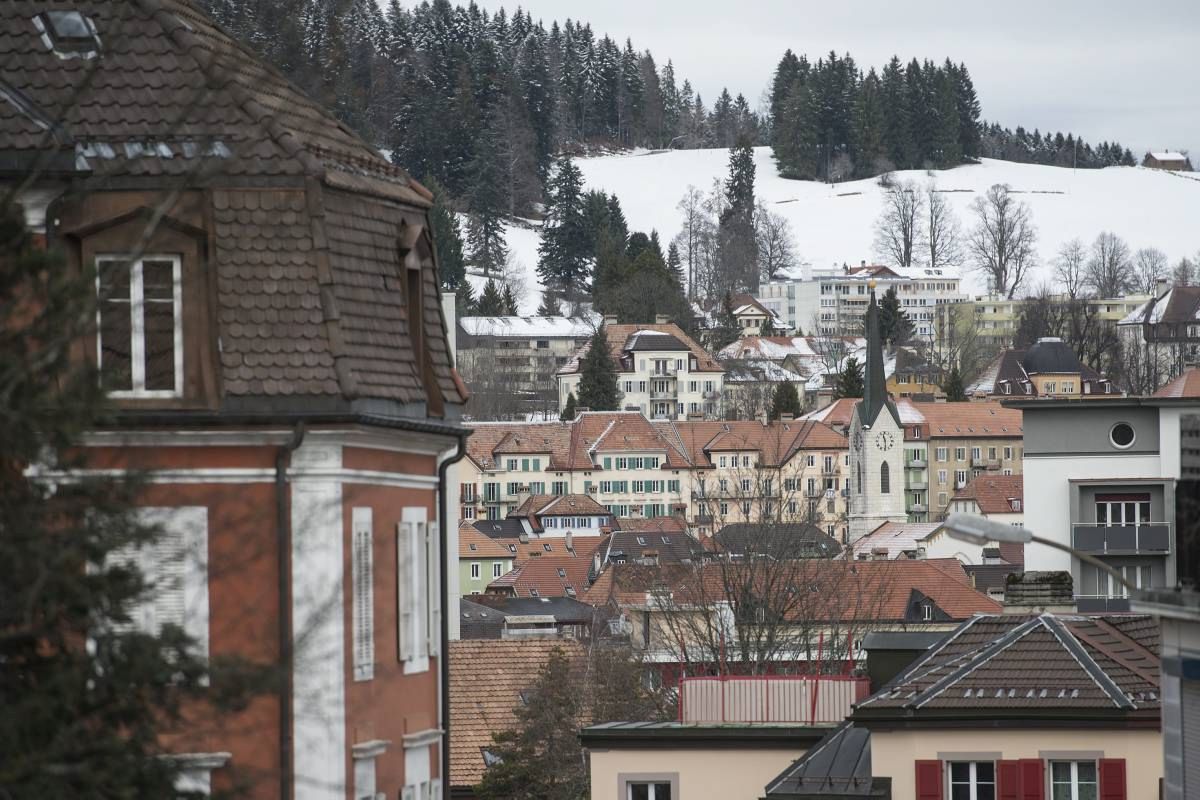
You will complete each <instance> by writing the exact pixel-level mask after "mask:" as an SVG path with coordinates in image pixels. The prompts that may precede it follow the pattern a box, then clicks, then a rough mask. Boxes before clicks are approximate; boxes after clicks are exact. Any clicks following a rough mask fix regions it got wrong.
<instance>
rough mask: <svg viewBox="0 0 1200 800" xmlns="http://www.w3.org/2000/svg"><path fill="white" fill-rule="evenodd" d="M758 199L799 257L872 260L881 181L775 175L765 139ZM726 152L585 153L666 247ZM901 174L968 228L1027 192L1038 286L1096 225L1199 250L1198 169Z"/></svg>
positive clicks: (992, 164)
mask: <svg viewBox="0 0 1200 800" xmlns="http://www.w3.org/2000/svg"><path fill="white" fill-rule="evenodd" d="M754 158H755V164H756V165H757V170H758V174H757V178H756V181H755V187H754V188H755V194H756V196H757V197H758V198H759V199H761V200H764V201H765V202H767V203H768V204H769V205H770V206H771V207H772V208H773V209H774V210H775V211H776V212H778V213H780V214H782V215H784V216H785V217H786V218H787V219H788V221H789V222H791V225H792V233H793V235H794V237H795V239H796V246H797V252H798V253H799V255H800V257H801V259H802V260H804V261H807V262H809V263H811V264H813V265H817V266H822V265H829V264H834V263H836V264H841V263H843V262H845V263H850V264H857V263H858V262H859V261H861V260H863V259H866V260H868V261H870V260H872V259H873V253H872V241H873V239H874V230H873V229H874V224H875V220H876V219H877V218H878V216H879V213H880V210H881V208H882V202H883V201H882V195H883V191H884V190H883V189H881V188H880V187H879V186H878V184H877V183H876V180H875V179H871V180H863V181H853V182H849V183H841V184H837V185H835V186H831V185H828V184H823V183H814V182H809V181H792V180H784V179H782V178H780V177H779V175H778V173H777V171H776V169H775V162H774V161H773V159H772V158H771V150H770V148H768V147H759V148H756V149H755V151H754ZM728 160H729V154H728V151H726V150H672V151H667V152H646V151H640V152H633V153H627V154H621V155H606V156H599V157H596V158H586V159H580V160H579V161H577V162H576V163H577V164H578V166H579V168H580V170H582V172H583V177H584V181H585V183H586V185H587V188H589V189H602V190H604V191H606V192H610V193H615V194H616V195H617V196H618V197H619V198H620V200H621V206H622V208H623V209H624V210H625V216H626V218H627V219H628V221H629V228H630V230H641V231H649V230H650V229H652V228H653V229H657V230H658V233H659V236H660V237H661V239H662V241H663V243H664V245H665V244H666V242H669V241H670V240H671V238H672V237H673V236H674V235H675V234H676V233H677V232H678V230H679V227H680V219H681V217H680V213H679V210H678V209H677V208H676V204H677V203H678V202H679V199H680V198H681V197H682V196H683V193H684V192H685V191H686V190H687V187H688V186H689V185H692V186H695V187H697V188H698V189H700V190H701V191H703V192H708V191H709V189H710V188H711V186H712V183H713V180H714V179H723V178H724V177H725V175H726V172H727V169H728ZM895 175H896V179H897V180H899V181H905V180H913V181H916V182H918V183H919V184H924V183H925V182H927V181H929V180H931V179H933V180H936V181H937V184H938V188H939V189H942V190H953V192H952V193H951V194H949V195H948V197H949V198H950V200H951V203H952V204H953V206H954V209H955V211H956V213H957V214H958V217H959V221H960V223H961V224H962V226H963V228H964V230H965V229H967V228H969V227H970V226H971V224H972V221H973V217H972V216H971V212H970V204H971V202H972V201H973V200H974V199H975V198H976V197H979V196H980V195H982V194H983V193H984V192H986V191H987V189H988V187H989V186H991V185H992V184H995V183H1007V184H1009V185H1010V186H1011V187H1012V188H1013V190H1015V191H1018V192H1021V193H1022V194H1020V195H1019V197H1020V199H1021V200H1022V201H1024V202H1026V203H1028V204H1029V207H1030V209H1031V210H1032V213H1033V221H1034V223H1035V224H1036V225H1037V229H1038V243H1037V247H1038V252H1039V254H1040V257H1041V262H1042V263H1041V266H1040V268H1039V270H1038V271H1037V273H1036V274H1035V275H1034V276H1033V280H1032V281H1031V284H1039V283H1041V282H1042V280H1047V279H1049V277H1050V275H1051V268H1050V266H1049V264H1050V262H1051V260H1052V259H1053V258H1054V255H1055V253H1056V252H1057V250H1058V248H1059V246H1060V245H1061V244H1062V243H1063V242H1065V241H1067V240H1069V239H1072V238H1074V237H1079V238H1080V239H1082V240H1083V241H1084V242H1085V243H1090V242H1091V240H1092V239H1094V238H1095V236H1096V234H1098V233H1100V232H1101V231H1112V232H1113V233H1116V234H1117V235H1119V236H1121V237H1122V238H1124V239H1125V240H1126V241H1127V242H1128V243H1129V245H1130V247H1132V248H1133V249H1135V250H1136V249H1137V248H1139V247H1157V248H1159V249H1160V250H1162V251H1164V252H1165V253H1166V254H1167V256H1168V257H1169V258H1170V259H1171V262H1172V264H1173V263H1174V262H1176V261H1177V260H1178V259H1179V258H1181V257H1183V256H1185V255H1191V254H1194V253H1195V252H1196V251H1197V250H1198V249H1200V231H1197V230H1196V228H1195V224H1196V220H1197V219H1198V218H1200V175H1188V174H1176V173H1166V172H1160V171H1156V170H1149V169H1143V168H1141V167H1110V168H1108V169H1102V170H1082V169H1081V170H1079V171H1077V172H1072V170H1069V169H1061V168H1058V167H1045V166H1038V165H1033V164H1014V163H1011V162H1007V161H992V160H987V159H985V160H984V161H983V163H982V164H978V165H971V166H965V167H959V168H957V169H953V170H943V171H934V172H933V176H932V178H931V177H930V176H929V175H928V174H927V173H925V172H923V171H910V172H897V173H895ZM537 240H538V236H537V233H536V232H535V231H533V230H529V229H527V228H517V227H512V228H510V230H509V237H508V243H509V247H510V249H511V250H512V252H513V255H514V258H515V261H516V262H517V263H518V264H519V265H520V266H521V268H522V270H521V272H522V274H523V275H524V283H525V286H524V289H525V292H524V297H523V298H522V301H521V310H522V312H523V313H533V311H534V310H535V309H536V308H537V306H538V303H539V301H540V299H541V288H540V287H539V286H538V285H537V278H536V273H535V272H534V268H535V267H536V265H537ZM964 274H965V277H966V281H965V286H966V289H967V290H968V291H971V292H979V291H982V289H983V285H984V284H983V280H982V278H981V276H979V275H978V274H975V273H972V272H970V271H967V272H965V273H964Z"/></svg>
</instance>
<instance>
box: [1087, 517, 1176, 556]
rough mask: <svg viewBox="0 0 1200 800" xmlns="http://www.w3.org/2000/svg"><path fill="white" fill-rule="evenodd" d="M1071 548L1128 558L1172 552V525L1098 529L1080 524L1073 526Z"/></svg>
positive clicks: (1149, 523)
mask: <svg viewBox="0 0 1200 800" xmlns="http://www.w3.org/2000/svg"><path fill="white" fill-rule="evenodd" d="M1071 528H1072V530H1071V546H1072V547H1074V548H1075V549H1076V550H1082V551H1084V552H1085V553H1100V554H1114V555H1115V554H1128V553H1169V552H1171V523H1169V522H1153V521H1152V522H1143V523H1140V524H1138V525H1098V524H1096V523H1094V522H1079V523H1076V524H1074V525H1072V526H1071Z"/></svg>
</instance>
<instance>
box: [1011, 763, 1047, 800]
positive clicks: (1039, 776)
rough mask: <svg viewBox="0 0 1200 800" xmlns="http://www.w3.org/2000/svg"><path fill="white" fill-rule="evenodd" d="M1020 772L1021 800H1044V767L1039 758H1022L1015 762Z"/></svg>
mask: <svg viewBox="0 0 1200 800" xmlns="http://www.w3.org/2000/svg"><path fill="white" fill-rule="evenodd" d="M1017 765H1018V767H1019V768H1020V770H1021V800H1044V799H1045V797H1046V774H1045V765H1044V764H1043V763H1042V760H1041V759H1040V758H1022V759H1021V760H1020V761H1018V762H1017Z"/></svg>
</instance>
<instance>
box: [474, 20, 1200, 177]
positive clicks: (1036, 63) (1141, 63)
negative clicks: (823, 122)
mask: <svg viewBox="0 0 1200 800" xmlns="http://www.w3.org/2000/svg"><path fill="white" fill-rule="evenodd" d="M477 2H479V4H480V5H481V6H483V7H485V8H487V9H489V10H493V11H494V10H496V9H498V8H500V7H502V6H503V7H506V8H507V9H508V10H510V11H511V10H512V9H513V8H514V6H515V3H511V2H501V1H500V0H477ZM521 4H522V5H523V6H524V7H525V8H526V9H528V10H529V11H530V13H531V14H533V16H534V17H535V18H541V19H542V20H544V21H545V22H546V24H547V25H549V23H550V21H551V20H552V19H555V18H557V19H559V20H562V19H565V18H567V17H571V18H574V19H578V20H583V21H587V22H589V23H591V25H592V29H593V30H594V31H595V32H596V33H597V34H598V35H599V34H601V33H608V34H609V35H611V36H613V37H614V38H617V39H619V40H621V41H622V42H623V41H624V39H625V37H631V38H632V39H633V44H634V47H635V48H637V49H639V50H644V49H647V48H649V49H650V50H651V51H652V52H653V53H654V56H655V58H656V59H658V61H659V63H660V64H661V63H664V62H665V61H666V60H667V59H668V58H670V59H672V60H673V61H674V62H675V74H676V75H677V76H679V78H680V80H682V78H684V77H686V78H689V79H690V80H691V81H692V84H693V86H695V87H696V88H697V90H698V91H700V92H701V93H702V94H703V96H704V100H705V102H706V103H707V104H708V105H709V107H711V105H712V100H713V99H714V98H715V97H716V95H717V94H718V93H719V92H720V90H721V87H722V86H728V87H729V91H730V92H732V93H733V94H734V95H736V94H737V93H738V92H741V93H743V94H745V95H746V98H747V100H749V101H750V104H751V106H752V107H757V106H758V105H759V99H760V96H761V94H762V92H763V89H764V88H765V87H766V86H767V85H768V83H769V81H770V78H771V75H772V73H773V72H774V69H775V65H776V64H777V63H778V61H779V57H780V56H781V55H782V54H783V52H784V50H785V49H787V48H789V47H790V48H792V50H794V51H796V52H797V53H807V54H808V56H809V58H810V60H815V58H816V57H817V56H818V55H819V54H822V53H826V52H828V51H829V50H830V49H833V50H836V51H837V52H838V53H839V54H840V53H844V52H846V51H849V52H850V53H851V54H852V55H853V56H854V58H855V60H856V61H857V62H858V64H859V65H860V66H861V67H863V68H864V69H865V68H866V67H867V66H876V67H879V66H880V65H881V64H882V63H883V62H885V61H886V60H887V59H888V58H890V57H891V56H892V54H893V53H894V54H897V55H899V56H900V57H901V59H904V60H907V59H908V58H911V57H914V56H915V57H917V58H921V59H924V58H932V59H934V60H936V61H939V62H940V61H942V60H943V59H945V58H946V57H947V56H948V57H950V58H951V59H953V60H954V61H956V62H958V61H962V62H965V63H966V64H967V67H968V69H969V70H970V72H971V76H972V78H973V79H974V81H975V88H976V91H977V92H978V94H979V98H980V101H981V102H982V104H983V114H984V117H985V118H986V119H988V120H995V121H997V122H1000V123H1001V124H1003V125H1006V126H1009V127H1015V126H1016V125H1024V126H1026V127H1027V128H1030V129H1033V128H1040V129H1041V130H1043V131H1045V130H1047V129H1050V130H1062V131H1063V132H1064V133H1065V132H1067V131H1068V130H1070V131H1074V132H1075V133H1078V134H1080V135H1082V136H1083V137H1084V138H1085V139H1086V140H1087V141H1090V142H1099V141H1101V140H1105V139H1116V140H1118V141H1120V142H1121V143H1122V144H1124V145H1125V146H1127V147H1130V148H1131V149H1133V150H1134V152H1135V154H1136V155H1137V156H1138V157H1139V159H1140V157H1141V154H1142V152H1143V151H1145V150H1147V149H1164V148H1191V150H1192V153H1193V154H1196V153H1200V2H1198V1H1197V0H1155V1H1153V2H1140V3H1131V2H1128V1H1127V0H1124V1H1123V2H1119V3H1118V2H1113V0H1093V1H1092V2H1086V3H1084V2H1078V1H1077V0H1036V1H1034V0H1007V2H1004V3H1002V4H1001V3H987V4H984V3H979V2H975V1H974V0H957V1H955V0H910V1H909V2H897V1H896V0H849V1H848V2H847V1H846V0H843V1H842V2H837V0H831V2H825V3H813V2H805V0H799V2H797V0H790V2H789V1H788V0H739V1H738V2H710V1H707V0H603V2H596V1H595V0H523V2H522V3H521ZM997 8H999V9H1000V10H999V11H998V12H997V11H995V10H994V9H997Z"/></svg>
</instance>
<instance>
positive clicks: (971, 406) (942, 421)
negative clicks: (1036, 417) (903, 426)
mask: <svg viewBox="0 0 1200 800" xmlns="http://www.w3.org/2000/svg"><path fill="white" fill-rule="evenodd" d="M912 405H913V407H914V408H916V410H917V411H918V412H919V413H920V414H921V416H923V417H924V418H925V423H926V424H927V425H928V426H929V436H930V438H935V439H936V438H964V437H969V438H991V437H1017V438H1020V437H1021V436H1023V435H1024V429H1023V428H1022V427H1021V410H1020V409H1019V408H1007V407H1005V406H1003V405H1001V404H1000V403H997V402H979V403H971V402H962V403H913V404H912Z"/></svg>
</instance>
